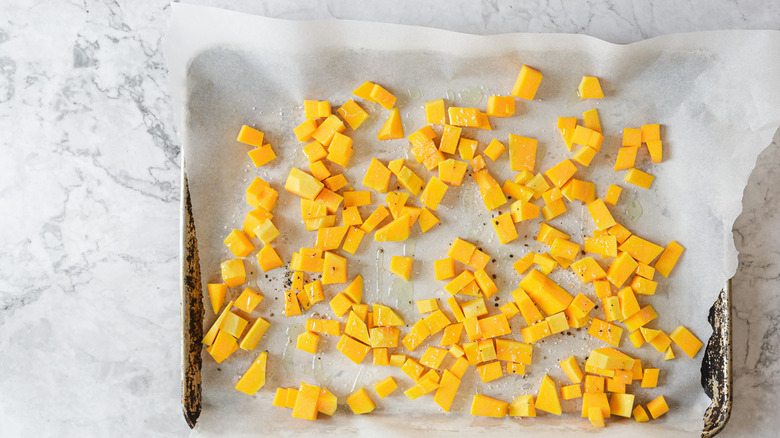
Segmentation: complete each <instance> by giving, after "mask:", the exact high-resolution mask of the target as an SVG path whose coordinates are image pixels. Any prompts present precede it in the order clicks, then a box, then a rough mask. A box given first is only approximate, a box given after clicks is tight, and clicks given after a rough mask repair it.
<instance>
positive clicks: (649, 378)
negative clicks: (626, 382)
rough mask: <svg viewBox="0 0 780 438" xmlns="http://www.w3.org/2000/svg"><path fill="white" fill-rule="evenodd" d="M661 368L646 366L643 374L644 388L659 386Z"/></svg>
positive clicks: (642, 385)
mask: <svg viewBox="0 0 780 438" xmlns="http://www.w3.org/2000/svg"><path fill="white" fill-rule="evenodd" d="M660 371H661V370H659V369H658V368H645V370H644V373H643V374H642V383H641V385H640V386H641V387H642V388H655V387H656V386H658V375H659V373H660Z"/></svg>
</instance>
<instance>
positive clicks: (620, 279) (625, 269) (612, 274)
mask: <svg viewBox="0 0 780 438" xmlns="http://www.w3.org/2000/svg"><path fill="white" fill-rule="evenodd" d="M637 266H638V264H637V262H636V261H635V260H634V259H633V258H632V257H631V256H630V255H629V254H628V253H627V252H622V253H620V254H619V255H618V256H617V257H616V258H615V260H613V261H612V264H610V265H609V268H608V269H607V279H608V280H609V282H610V283H612V284H613V285H615V287H621V286H622V285H623V283H625V282H626V280H628V277H630V276H631V275H632V274H633V273H634V270H636V267H637Z"/></svg>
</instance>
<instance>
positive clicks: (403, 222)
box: [364, 214, 412, 242]
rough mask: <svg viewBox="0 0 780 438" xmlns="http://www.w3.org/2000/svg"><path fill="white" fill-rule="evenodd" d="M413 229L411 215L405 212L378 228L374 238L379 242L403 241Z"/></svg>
mask: <svg viewBox="0 0 780 438" xmlns="http://www.w3.org/2000/svg"><path fill="white" fill-rule="evenodd" d="M366 222H368V221H366ZM364 225H365V223H364ZM411 229H412V222H411V217H410V216H409V215H408V214H405V215H403V216H401V217H399V218H398V219H396V220H394V221H392V222H390V223H389V224H387V225H385V226H384V227H382V228H380V229H378V230H376V233H374V240H376V241H377V242H401V241H404V240H406V239H408V238H409V235H410V233H411Z"/></svg>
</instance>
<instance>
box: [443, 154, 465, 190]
mask: <svg viewBox="0 0 780 438" xmlns="http://www.w3.org/2000/svg"><path fill="white" fill-rule="evenodd" d="M438 166H439V179H440V180H441V181H443V182H445V183H447V184H449V185H451V186H455V187H460V185H461V184H462V183H463V177H464V176H465V175H466V170H468V164H467V163H466V162H464V161H457V160H453V159H449V160H444V161H442V162H441V163H439V165H438Z"/></svg>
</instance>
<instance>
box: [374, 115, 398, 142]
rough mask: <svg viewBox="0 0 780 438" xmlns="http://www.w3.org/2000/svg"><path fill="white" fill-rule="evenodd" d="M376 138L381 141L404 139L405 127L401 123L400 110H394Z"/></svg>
mask: <svg viewBox="0 0 780 438" xmlns="http://www.w3.org/2000/svg"><path fill="white" fill-rule="evenodd" d="M376 137H377V139H379V140H393V139H399V138H404V125H403V123H402V122H401V113H400V112H399V111H398V108H393V110H392V111H391V112H390V115H389V116H388V117H387V120H386V121H385V124H384V125H382V128H380V129H379V132H378V133H377V135H376Z"/></svg>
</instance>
